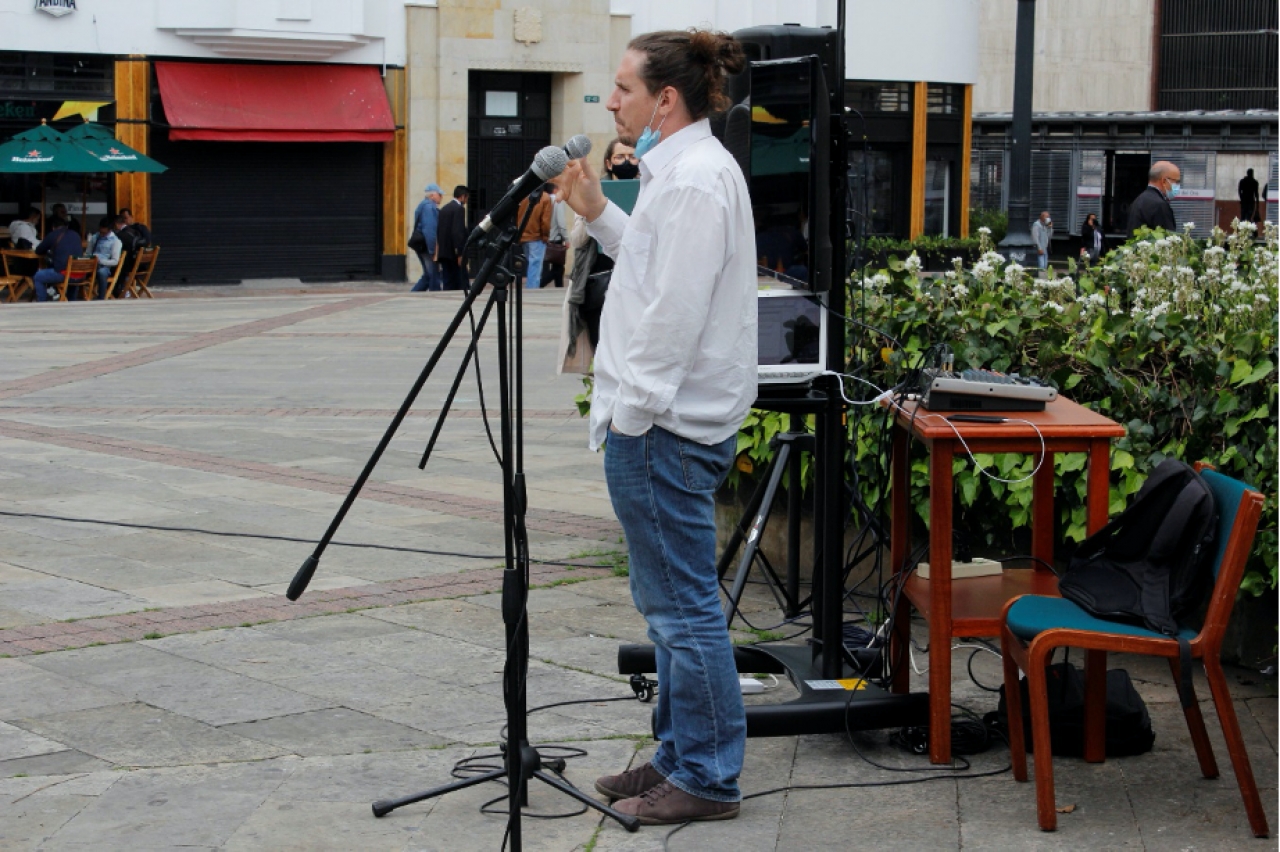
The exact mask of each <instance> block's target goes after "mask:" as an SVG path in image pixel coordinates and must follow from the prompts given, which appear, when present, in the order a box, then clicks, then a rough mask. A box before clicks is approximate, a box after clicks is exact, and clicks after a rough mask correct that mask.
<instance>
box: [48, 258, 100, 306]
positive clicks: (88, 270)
mask: <svg viewBox="0 0 1280 852" xmlns="http://www.w3.org/2000/svg"><path fill="white" fill-rule="evenodd" d="M97 283H98V259H97V258H96V257H73V258H71V260H68V261H67V269H66V274H65V275H64V276H63V278H62V280H61V281H59V282H58V283H57V284H54V285H53V286H54V289H56V290H57V291H58V299H59V300H60V301H63V302H65V301H67V291H68V290H69V289H71V288H72V287H80V288H82V292H83V294H84V298H85V299H92V298H93V288H94V287H95V286H97Z"/></svg>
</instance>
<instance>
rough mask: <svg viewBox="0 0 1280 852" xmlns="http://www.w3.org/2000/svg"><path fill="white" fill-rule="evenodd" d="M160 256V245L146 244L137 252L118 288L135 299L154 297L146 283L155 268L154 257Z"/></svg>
mask: <svg viewBox="0 0 1280 852" xmlns="http://www.w3.org/2000/svg"><path fill="white" fill-rule="evenodd" d="M159 256H160V246H146V247H145V248H142V249H140V250H139V251H138V252H137V255H136V257H135V258H134V262H133V265H132V266H131V267H130V268H129V274H128V275H125V276H124V281H123V283H122V284H121V285H120V289H121V290H122V291H124V292H128V293H132V294H133V297H134V298H135V299H138V298H141V297H143V296H146V297H147V298H148V299H151V298H154V297H153V296H152V295H151V290H150V289H148V287H147V285H148V284H149V283H150V282H151V273H152V272H154V271H155V269H156V259H157V258H158V257H159Z"/></svg>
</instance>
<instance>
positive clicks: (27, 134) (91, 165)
mask: <svg viewBox="0 0 1280 852" xmlns="http://www.w3.org/2000/svg"><path fill="white" fill-rule="evenodd" d="M104 171H109V169H107V168H105V167H104V166H103V164H102V163H101V162H99V161H98V160H97V159H96V158H95V157H94V156H93V155H92V154H90V153H89V152H88V151H86V150H84V149H83V148H81V147H80V146H79V145H77V144H76V142H75V140H73V139H69V138H68V137H67V136H66V135H65V134H63V133H59V132H58V131H56V130H54V129H53V128H52V127H50V126H49V125H47V124H44V123H43V122H42V123H41V124H40V126H39V127H34V128H32V129H31V130H24V131H23V132H22V133H18V134H16V135H14V137H13V138H12V139H10V140H9V141H8V142H5V143H4V144H0V172H21V173H26V174H44V173H47V172H76V173H82V172H104Z"/></svg>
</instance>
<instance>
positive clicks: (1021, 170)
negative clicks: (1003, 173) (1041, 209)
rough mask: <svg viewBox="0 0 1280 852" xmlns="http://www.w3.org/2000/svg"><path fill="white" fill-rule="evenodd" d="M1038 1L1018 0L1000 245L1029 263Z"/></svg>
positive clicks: (1024, 263)
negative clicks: (1005, 219) (1005, 227)
mask: <svg viewBox="0 0 1280 852" xmlns="http://www.w3.org/2000/svg"><path fill="white" fill-rule="evenodd" d="M1035 49H1036V0H1018V29H1017V46H1016V48H1015V51H1014V55H1015V59H1014V68H1013V144H1012V148H1011V150H1010V154H1009V232H1008V234H1007V235H1006V236H1005V238H1004V239H1003V240H1001V241H1000V248H1001V249H1003V250H1004V251H1005V253H1006V254H1007V255H1008V257H1009V259H1010V260H1013V261H1016V262H1018V263H1021V264H1023V265H1024V266H1025V265H1026V261H1027V259H1028V258H1029V257H1030V256H1031V253H1032V249H1033V248H1034V246H1035V243H1034V242H1032V240H1031V94H1032V93H1031V89H1032V82H1033V77H1034V72H1035Z"/></svg>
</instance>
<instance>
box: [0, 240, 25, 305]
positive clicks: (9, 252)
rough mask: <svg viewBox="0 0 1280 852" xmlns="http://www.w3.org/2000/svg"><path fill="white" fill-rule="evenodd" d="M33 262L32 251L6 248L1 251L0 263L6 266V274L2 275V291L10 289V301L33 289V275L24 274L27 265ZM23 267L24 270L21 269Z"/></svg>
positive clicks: (0, 286)
mask: <svg viewBox="0 0 1280 852" xmlns="http://www.w3.org/2000/svg"><path fill="white" fill-rule="evenodd" d="M30 263H31V252H28V251H21V252H20V251H18V250H16V249H5V250H3V251H0V264H2V265H3V267H4V275H2V276H0V291H5V290H8V293H9V298H8V300H9V301H10V302H16V301H18V300H19V299H21V298H22V294H23V293H25V292H27V290H29V289H31V286H32V285H31V276H29V275H26V274H24V272H26V271H27V270H26V265H29V264H30ZM20 268H21V270H22V271H19V269H20Z"/></svg>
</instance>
